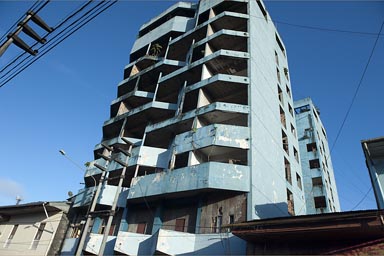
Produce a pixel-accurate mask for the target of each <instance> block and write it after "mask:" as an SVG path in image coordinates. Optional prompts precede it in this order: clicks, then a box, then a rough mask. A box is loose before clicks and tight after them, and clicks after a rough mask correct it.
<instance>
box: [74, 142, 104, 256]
mask: <svg viewBox="0 0 384 256" xmlns="http://www.w3.org/2000/svg"><path fill="white" fill-rule="evenodd" d="M102 145H103V144H102ZM106 151H107V152H108V156H105V155H104V154H103V156H102V157H103V158H104V159H105V160H106V164H105V167H103V166H100V165H98V164H95V167H97V168H99V169H100V170H101V171H102V174H101V178H100V180H99V185H98V186H97V190H96V193H95V194H94V195H93V198H92V205H91V208H90V209H89V212H88V216H87V220H86V222H85V226H84V229H83V231H82V234H81V238H80V241H79V245H78V246H77V251H76V256H81V255H82V252H83V247H84V244H85V240H86V238H87V235H88V229H89V226H90V224H91V220H92V214H93V213H94V211H95V209H96V204H97V199H98V197H99V195H100V192H101V188H102V187H103V184H104V179H105V176H106V175H107V168H106V166H107V165H108V163H109V162H110V160H111V159H110V156H111V153H112V149H111V148H110V147H106Z"/></svg>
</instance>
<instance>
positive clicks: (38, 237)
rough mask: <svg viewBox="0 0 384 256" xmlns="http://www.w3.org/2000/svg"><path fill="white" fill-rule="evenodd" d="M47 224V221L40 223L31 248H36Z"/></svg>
mask: <svg viewBox="0 0 384 256" xmlns="http://www.w3.org/2000/svg"><path fill="white" fill-rule="evenodd" d="M45 225H46V223H45V222H42V223H40V226H39V228H38V229H37V232H36V235H35V238H34V239H33V241H32V244H31V250H36V248H37V246H38V245H39V242H40V239H41V236H42V235H43V232H44V229H45Z"/></svg>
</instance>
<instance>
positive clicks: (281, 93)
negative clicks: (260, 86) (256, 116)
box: [277, 85, 284, 105]
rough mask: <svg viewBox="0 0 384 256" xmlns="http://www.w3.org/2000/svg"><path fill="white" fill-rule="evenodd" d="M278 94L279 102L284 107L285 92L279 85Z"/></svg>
mask: <svg viewBox="0 0 384 256" xmlns="http://www.w3.org/2000/svg"><path fill="white" fill-rule="evenodd" d="M277 93H278V95H279V101H280V103H281V104H282V105H283V104H284V102H283V91H282V90H281V88H280V86H279V85H277Z"/></svg>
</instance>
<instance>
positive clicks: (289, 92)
mask: <svg viewBox="0 0 384 256" xmlns="http://www.w3.org/2000/svg"><path fill="white" fill-rule="evenodd" d="M285 91H286V92H287V94H288V97H290V98H292V94H291V90H290V89H289V87H288V85H287V84H286V85H285Z"/></svg>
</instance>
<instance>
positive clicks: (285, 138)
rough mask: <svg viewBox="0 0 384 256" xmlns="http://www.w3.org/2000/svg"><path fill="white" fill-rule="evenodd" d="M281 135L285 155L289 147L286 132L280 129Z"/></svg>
mask: <svg viewBox="0 0 384 256" xmlns="http://www.w3.org/2000/svg"><path fill="white" fill-rule="evenodd" d="M281 136H282V143H283V149H284V151H285V153H287V155H289V147H288V137H287V134H285V132H284V131H283V130H282V131H281Z"/></svg>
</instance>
